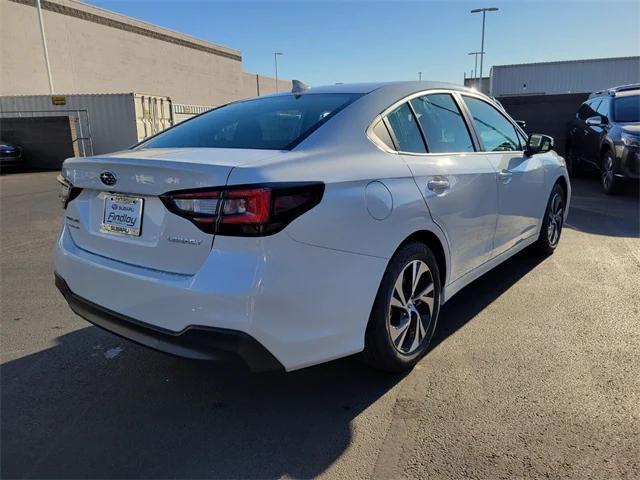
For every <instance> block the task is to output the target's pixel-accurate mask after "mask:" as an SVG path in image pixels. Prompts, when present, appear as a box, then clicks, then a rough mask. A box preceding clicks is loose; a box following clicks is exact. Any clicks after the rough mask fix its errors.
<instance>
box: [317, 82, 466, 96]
mask: <svg viewBox="0 0 640 480" xmlns="http://www.w3.org/2000/svg"><path fill="white" fill-rule="evenodd" d="M438 88H443V89H449V90H469V89H468V88H466V87H463V86H462V85H457V84H455V83H447V82H426V81H425V82H422V81H420V82H415V81H406V82H368V83H336V84H335V85H322V86H318V87H310V88H309V90H306V91H305V92H304V93H307V94H308V93H363V94H364V93H370V92H373V91H374V90H380V89H382V90H388V91H390V92H391V91H394V92H398V91H402V90H405V91H407V92H408V93H411V92H412V91H420V90H432V89H438Z"/></svg>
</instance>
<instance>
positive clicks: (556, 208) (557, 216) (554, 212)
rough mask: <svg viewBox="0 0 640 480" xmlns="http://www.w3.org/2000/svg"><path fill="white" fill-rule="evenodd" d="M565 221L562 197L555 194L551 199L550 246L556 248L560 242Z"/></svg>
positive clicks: (548, 228)
mask: <svg viewBox="0 0 640 480" xmlns="http://www.w3.org/2000/svg"><path fill="white" fill-rule="evenodd" d="M563 221H564V205H563V202H562V195H561V194H560V193H555V194H554V195H553V198H552V199H551V206H550V208H549V224H548V225H547V239H548V240H549V245H550V246H552V247H555V246H556V245H557V243H558V241H559V240H560V232H561V231H562V222H563Z"/></svg>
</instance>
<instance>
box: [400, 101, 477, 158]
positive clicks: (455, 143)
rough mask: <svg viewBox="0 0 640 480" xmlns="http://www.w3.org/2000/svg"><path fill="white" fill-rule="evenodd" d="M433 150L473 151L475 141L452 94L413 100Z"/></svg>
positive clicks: (439, 151)
mask: <svg viewBox="0 0 640 480" xmlns="http://www.w3.org/2000/svg"><path fill="white" fill-rule="evenodd" d="M411 106H412V107H413V109H414V111H415V112H416V116H417V117H418V121H419V122H420V126H421V127H422V131H423V132H424V136H425V137H426V140H427V147H428V149H429V152H430V153H445V152H473V151H474V148H473V141H472V140H471V136H470V135H469V131H468V130H467V126H466V124H465V122H464V119H463V118H462V113H460V110H459V109H458V106H457V105H456V103H455V101H454V100H453V98H452V97H451V95H449V94H447V93H438V94H432V95H425V96H423V97H418V98H414V99H413V100H411Z"/></svg>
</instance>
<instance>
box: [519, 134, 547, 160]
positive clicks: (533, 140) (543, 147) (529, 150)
mask: <svg viewBox="0 0 640 480" xmlns="http://www.w3.org/2000/svg"><path fill="white" fill-rule="evenodd" d="M552 148H553V137H550V136H549V135H543V134H542V133H532V134H531V135H530V136H529V141H528V142H527V146H526V147H525V154H526V155H534V154H536V153H545V152H548V151H549V150H551V149H552Z"/></svg>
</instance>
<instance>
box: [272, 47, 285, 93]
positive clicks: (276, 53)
mask: <svg viewBox="0 0 640 480" xmlns="http://www.w3.org/2000/svg"><path fill="white" fill-rule="evenodd" d="M278 55H283V53H282V52H273V61H274V63H275V64H276V92H278Z"/></svg>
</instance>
